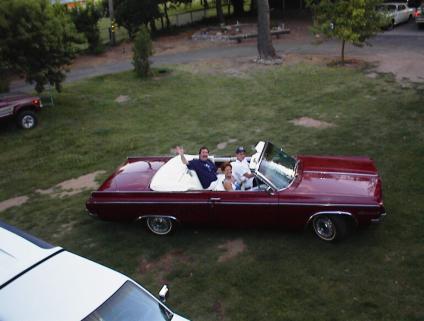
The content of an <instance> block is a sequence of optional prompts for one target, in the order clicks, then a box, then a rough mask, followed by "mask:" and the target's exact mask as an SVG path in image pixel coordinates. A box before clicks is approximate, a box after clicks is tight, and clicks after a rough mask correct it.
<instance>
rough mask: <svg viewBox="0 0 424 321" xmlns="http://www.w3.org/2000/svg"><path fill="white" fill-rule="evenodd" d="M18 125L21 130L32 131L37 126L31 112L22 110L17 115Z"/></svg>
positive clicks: (35, 116) (35, 118)
mask: <svg viewBox="0 0 424 321" xmlns="http://www.w3.org/2000/svg"><path fill="white" fill-rule="evenodd" d="M18 125H19V126H20V127H22V128H23V129H32V128H34V127H35V126H37V115H36V114H35V113H34V112H33V111H31V110H24V111H22V112H20V113H19V114H18Z"/></svg>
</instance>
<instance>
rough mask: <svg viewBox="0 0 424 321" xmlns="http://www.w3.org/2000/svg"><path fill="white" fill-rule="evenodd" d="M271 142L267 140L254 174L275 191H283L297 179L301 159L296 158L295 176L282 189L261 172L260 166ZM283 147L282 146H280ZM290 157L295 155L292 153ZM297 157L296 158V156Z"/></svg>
mask: <svg viewBox="0 0 424 321" xmlns="http://www.w3.org/2000/svg"><path fill="white" fill-rule="evenodd" d="M269 144H270V143H269V142H265V146H264V148H263V149H262V152H261V156H260V157H259V161H258V164H257V165H256V168H255V170H254V175H255V176H257V177H258V178H259V179H260V180H261V181H263V182H264V183H265V184H267V185H268V186H269V187H271V188H272V189H273V191H274V192H281V191H283V190H285V189H287V188H289V187H290V186H291V185H292V184H293V182H294V181H295V179H296V177H297V175H298V172H297V171H298V166H299V163H300V161H299V160H298V159H296V164H295V166H294V176H293V179H292V180H291V181H290V183H289V184H288V185H287V186H286V187H284V188H281V189H278V187H277V186H276V185H275V184H274V183H273V182H271V181H270V180H269V179H268V178H266V177H265V176H264V175H263V174H262V173H261V172H259V167H260V166H261V163H262V160H263V158H264V156H265V151H266V150H267V148H268V146H269ZM280 148H281V147H280ZM290 157H293V156H291V155H290ZM293 158H294V157H293ZM294 159H295V158H294Z"/></svg>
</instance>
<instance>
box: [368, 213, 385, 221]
mask: <svg viewBox="0 0 424 321" xmlns="http://www.w3.org/2000/svg"><path fill="white" fill-rule="evenodd" d="M386 215H387V213H382V214H381V215H380V217H379V218H374V219H372V220H371V223H380V222H382V221H383V220H384V218H385V217H386Z"/></svg>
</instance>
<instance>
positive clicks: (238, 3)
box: [231, 0, 255, 17]
mask: <svg viewBox="0 0 424 321" xmlns="http://www.w3.org/2000/svg"><path fill="white" fill-rule="evenodd" d="M252 1H255V0H252ZM231 2H232V4H233V7H234V12H233V14H234V16H236V17H241V16H243V15H244V7H243V5H244V0H231Z"/></svg>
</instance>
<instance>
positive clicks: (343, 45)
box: [342, 39, 346, 65]
mask: <svg viewBox="0 0 424 321" xmlns="http://www.w3.org/2000/svg"><path fill="white" fill-rule="evenodd" d="M345 42H346V41H345V40H344V39H343V40H342V65H344V51H345Z"/></svg>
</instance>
